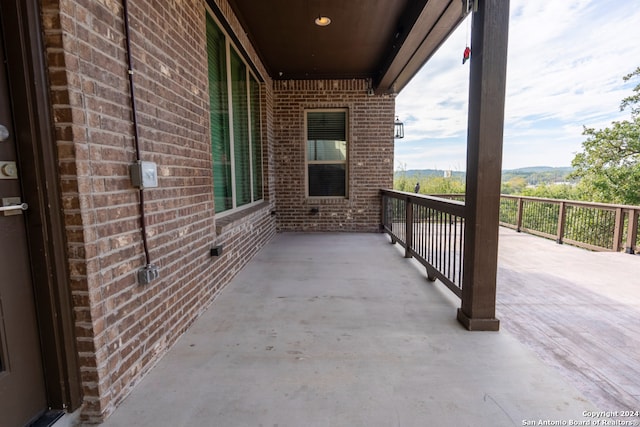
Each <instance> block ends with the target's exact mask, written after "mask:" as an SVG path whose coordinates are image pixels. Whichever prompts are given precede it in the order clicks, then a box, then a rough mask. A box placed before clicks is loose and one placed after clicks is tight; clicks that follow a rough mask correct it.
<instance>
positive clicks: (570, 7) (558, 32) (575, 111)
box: [396, 0, 640, 169]
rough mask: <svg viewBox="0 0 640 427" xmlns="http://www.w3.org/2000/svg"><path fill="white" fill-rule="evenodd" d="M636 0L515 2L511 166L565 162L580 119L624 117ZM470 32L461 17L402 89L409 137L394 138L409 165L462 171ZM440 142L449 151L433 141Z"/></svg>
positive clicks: (508, 110) (637, 31)
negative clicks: (466, 52) (450, 166)
mask: <svg viewBox="0 0 640 427" xmlns="http://www.w3.org/2000/svg"><path fill="white" fill-rule="evenodd" d="M633 3H635V2H630V1H614V0H606V1H602V0H570V1H569V0H567V1H554V0H545V1H536V2H532V1H525V0H512V1H511V20H510V31H509V57H508V65H507V67H508V68H507V98H506V106H505V136H504V155H503V166H504V167H505V168H513V167H521V166H534V165H540V164H546V165H550V166H568V165H569V164H570V162H571V159H572V158H573V156H574V154H575V152H577V151H578V150H579V149H580V143H581V142H582V141H583V140H584V137H583V136H582V129H583V126H588V127H596V128H601V127H604V126H607V125H608V124H609V123H610V122H611V121H612V120H615V119H620V118H621V117H626V116H627V113H620V112H619V104H620V101H621V100H622V98H624V97H625V96H627V95H629V94H630V91H631V85H630V84H628V83H627V84H625V83H624V82H623V81H622V76H623V75H625V74H628V73H630V72H631V71H633V70H634V69H635V68H636V67H638V66H640V60H639V58H640V43H638V42H637V41H638V40H640V8H639V7H637V5H634V4H633ZM468 31H469V30H468V23H463V24H462V25H461V26H460V27H459V28H458V30H457V31H456V32H455V33H454V34H453V35H452V36H451V37H450V38H449V40H447V42H446V43H445V44H444V45H443V47H442V48H441V49H440V51H439V52H438V53H436V55H434V57H433V58H432V59H431V61H429V63H428V64H427V65H426V66H425V67H424V68H423V69H422V70H421V71H420V72H419V73H418V74H417V75H416V77H415V78H414V79H413V80H412V81H411V82H410V84H409V85H407V87H406V88H405V89H404V90H403V91H402V92H401V93H400V94H399V95H398V97H397V101H396V113H397V115H398V116H399V117H400V118H401V120H404V122H405V135H406V136H405V139H404V140H402V141H400V142H397V144H396V160H401V161H403V162H404V163H406V165H407V167H408V168H409V169H419V168H430V167H433V165H434V164H441V163H442V164H445V165H446V164H461V165H462V169H464V165H465V159H466V157H465V147H466V127H467V98H468V80H469V66H468V64H466V65H462V63H461V60H462V52H463V50H464V47H465V46H466V44H467V42H466V39H467V37H468ZM444 140H446V145H449V146H451V147H450V148H449V149H448V150H447V149H445V148H444V147H443V145H444V144H440V143H436V142H437V141H444ZM418 147H419V148H418ZM409 148H412V149H413V150H409ZM415 149H418V150H417V151H418V152H419V153H420V154H419V155H417V153H416V152H415V151H414V150H415ZM438 156H440V158H438ZM456 156H457V157H456ZM396 163H398V162H396ZM441 167H448V166H441Z"/></svg>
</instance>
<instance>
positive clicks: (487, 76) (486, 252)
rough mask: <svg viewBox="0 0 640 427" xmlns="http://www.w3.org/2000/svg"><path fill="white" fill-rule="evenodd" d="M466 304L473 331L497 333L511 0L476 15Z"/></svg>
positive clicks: (464, 316)
mask: <svg viewBox="0 0 640 427" xmlns="http://www.w3.org/2000/svg"><path fill="white" fill-rule="evenodd" d="M472 25H473V29H472V33H471V76H470V84H469V127H468V133H467V184H466V185H467V190H466V207H465V214H466V215H465V218H466V221H467V229H466V234H465V247H464V275H463V276H464V280H463V284H462V305H461V308H459V309H458V316H457V317H458V321H459V322H460V323H462V324H463V325H464V326H465V327H466V328H467V329H469V330H483V331H497V330H498V329H499V327H500V321H499V320H498V319H496V318H495V309H496V275H497V270H498V225H499V219H500V179H501V170H502V136H503V127H504V103H505V83H506V68H507V37H508V32H509V0H483V1H479V2H478V11H477V12H474V13H473V22H472Z"/></svg>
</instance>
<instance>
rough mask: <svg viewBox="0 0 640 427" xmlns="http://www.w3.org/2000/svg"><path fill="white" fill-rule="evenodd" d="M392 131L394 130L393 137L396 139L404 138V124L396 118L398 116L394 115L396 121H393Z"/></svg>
mask: <svg viewBox="0 0 640 427" xmlns="http://www.w3.org/2000/svg"><path fill="white" fill-rule="evenodd" d="M393 131H394V136H393V137H394V138H397V139H401V138H404V124H403V123H402V122H401V121H400V120H399V119H398V116H396V121H395V122H393Z"/></svg>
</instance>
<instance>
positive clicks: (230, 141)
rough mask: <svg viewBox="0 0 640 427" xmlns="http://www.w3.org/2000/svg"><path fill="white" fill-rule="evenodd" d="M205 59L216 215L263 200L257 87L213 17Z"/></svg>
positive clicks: (209, 20) (258, 88) (210, 20)
mask: <svg viewBox="0 0 640 427" xmlns="http://www.w3.org/2000/svg"><path fill="white" fill-rule="evenodd" d="M207 57H208V67H209V103H210V122H211V153H212V157H213V165H212V166H213V192H214V202H215V211H216V213H219V212H226V211H231V210H233V209H236V208H240V207H242V206H246V205H249V204H251V203H254V202H257V201H259V200H261V199H262V143H261V140H260V85H259V83H258V81H257V80H256V78H255V77H254V76H253V74H252V73H251V72H250V71H249V67H247V65H246V63H245V62H244V60H243V59H242V57H241V56H240V55H239V54H238V53H237V51H236V50H235V48H234V47H233V45H232V43H231V42H230V40H229V38H228V37H227V36H226V35H225V33H224V32H223V31H222V30H221V29H220V26H219V25H218V24H217V23H216V22H215V19H214V18H213V17H212V16H211V14H209V13H208V14H207Z"/></svg>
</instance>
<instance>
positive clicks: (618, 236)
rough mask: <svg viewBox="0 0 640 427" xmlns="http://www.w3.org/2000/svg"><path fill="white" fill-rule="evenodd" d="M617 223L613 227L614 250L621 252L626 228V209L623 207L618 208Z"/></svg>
mask: <svg viewBox="0 0 640 427" xmlns="http://www.w3.org/2000/svg"><path fill="white" fill-rule="evenodd" d="M615 221H616V223H615V225H614V228H613V246H612V249H613V252H620V246H621V245H622V231H623V230H624V211H623V210H622V208H616V219H615Z"/></svg>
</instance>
